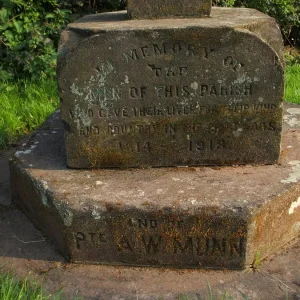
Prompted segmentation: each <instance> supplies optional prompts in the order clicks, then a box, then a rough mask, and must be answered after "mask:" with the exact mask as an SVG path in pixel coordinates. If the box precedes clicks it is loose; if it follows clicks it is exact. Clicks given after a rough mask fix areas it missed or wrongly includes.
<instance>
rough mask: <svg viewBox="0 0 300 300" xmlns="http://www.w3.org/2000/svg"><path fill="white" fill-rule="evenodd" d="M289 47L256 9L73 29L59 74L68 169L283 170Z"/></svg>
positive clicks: (115, 19) (119, 20) (87, 22)
mask: <svg viewBox="0 0 300 300" xmlns="http://www.w3.org/2000/svg"><path fill="white" fill-rule="evenodd" d="M282 47H283V45H282V39H281V34H280V30H279V28H278V26H277V24H276V22H275V21H274V19H272V18H270V17H268V16H266V15H264V14H262V13H260V12H258V11H255V10H251V9H222V8H214V9H213V12H212V17H211V18H205V19H184V20H183V19H176V20H175V19H174V20H155V21H151V20H145V21H134V20H133V21H128V20H126V12H117V13H107V14H99V15H95V16H87V17H84V18H82V19H80V20H78V21H77V22H76V23H73V24H70V25H69V26H68V29H67V30H66V31H64V33H63V35H62V40H61V45H60V50H59V68H58V81H59V88H60V96H61V100H62V106H61V111H62V119H63V121H64V123H65V129H66V137H65V139H66V149H67V162H68V166H69V167H73V168H90V167H100V168H102V167H103V168H104V167H139V166H179V165H183V166H185V165H229V164H249V163H251V164H272V163H275V162H276V161H277V159H278V157H279V153H280V138H281V127H282V107H281V104H282V97H283V58H282Z"/></svg>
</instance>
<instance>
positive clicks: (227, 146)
mask: <svg viewBox="0 0 300 300" xmlns="http://www.w3.org/2000/svg"><path fill="white" fill-rule="evenodd" d="M57 74H58V83H59V93H60V98H61V107H60V111H58V112H56V113H55V114H53V115H52V116H51V117H50V119H49V120H48V121H47V122H46V123H45V124H44V125H43V126H42V127H41V128H40V129H39V130H38V131H37V132H36V133H35V134H34V135H32V137H31V138H30V140H29V141H28V144H27V146H25V147H24V148H23V149H20V150H19V151H18V152H17V153H16V154H15V156H14V157H13V159H12V160H11V163H10V165H11V178H12V181H11V182H12V197H13V200H14V201H15V202H16V203H17V204H18V205H19V207H21V208H22V210H23V211H24V212H25V213H26V215H27V216H28V217H29V218H30V219H31V220H32V221H33V223H34V224H35V225H36V226H37V227H38V228H39V229H41V230H42V231H43V232H45V233H46V234H47V236H48V237H49V238H50V240H51V241H52V242H53V243H54V245H55V246H56V248H57V249H58V250H59V251H60V252H61V253H62V254H63V255H64V256H65V257H66V258H67V259H68V260H70V261H71V262H83V263H93V264H109V265H129V266H150V267H174V268H209V269H224V268H226V269H243V268H246V267H247V266H249V265H250V264H251V263H252V262H253V259H254V257H255V256H256V254H257V253H258V252H259V253H260V254H261V256H262V258H264V257H267V256H268V255H269V254H271V253H274V251H276V250H278V249H280V247H282V246H283V245H285V244H286V243H287V242H289V241H290V240H292V239H293V238H294V237H296V236H297V235H299V233H300V209H298V207H299V206H300V186H299V184H298V179H299V178H300V153H298V151H297V148H298V149H299V143H300V135H299V132H296V131H294V130H292V129H290V128H289V127H288V125H286V126H285V127H284V126H283V112H284V108H283V93H284V59H283V42H282V37H281V33H280V29H279V27H278V25H277V24H276V22H275V21H274V19H272V18H271V17H269V16H267V15H264V14H262V13H260V12H258V11H256V10H252V9H244V8H235V9H232V8H217V7H211V1H208V0H202V1H196V0H193V1H185V0H181V1H175V0H160V1H158V0H145V1H139V0H128V11H121V12H112V13H103V14H97V15H89V16H85V17H83V18H81V19H79V20H77V21H76V22H74V23H72V24H69V26H68V27H67V29H66V30H65V31H64V32H63V33H62V36H61V43H60V47H59V58H58V72H57ZM291 109H292V108H291ZM285 114H286V113H285ZM284 118H285V120H287V121H288V120H289V116H288V115H285V116H284ZM296 121H297V120H296ZM286 124H288V122H286Z"/></svg>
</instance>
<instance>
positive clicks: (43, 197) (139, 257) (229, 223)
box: [10, 106, 300, 269]
mask: <svg viewBox="0 0 300 300" xmlns="http://www.w3.org/2000/svg"><path fill="white" fill-rule="evenodd" d="M299 112H300V108H299V107H298V106H289V107H287V109H286V112H285V117H284V119H285V130H284V134H283V145H282V152H281V159H280V163H279V164H278V165H272V166H241V167H222V168H218V167H213V168H211V167H200V168H193V167H190V168H158V169H148V170H143V169H129V170H81V171H78V170H72V169H68V168H67V167H66V164H65V154H64V145H63V129H60V128H59V127H57V126H55V127H53V126H51V123H52V121H53V122H54V121H55V122H58V116H57V114H56V115H54V116H53V117H52V119H51V120H50V122H48V123H47V124H48V125H47V126H44V127H43V128H42V129H41V130H40V131H38V132H37V133H36V134H35V135H34V136H33V137H32V138H31V139H30V140H29V142H28V143H27V146H26V147H24V148H23V149H20V150H19V151H18V152H17V153H16V154H15V156H14V158H13V159H12V160H11V163H10V166H11V185H12V197H13V200H14V201H15V202H16V203H17V204H18V205H19V206H20V207H21V208H22V209H23V211H24V212H25V213H26V214H27V215H28V216H29V218H30V219H32V220H33V222H34V223H35V224H36V225H37V226H38V227H39V228H41V229H42V230H43V231H44V232H45V233H46V234H47V235H48V236H49V238H50V239H51V240H52V241H53V242H54V244H55V246H56V247H57V249H59V251H60V252H61V253H63V255H64V256H65V257H67V258H68V259H70V260H71V261H73V262H89V263H100V264H118V265H135V266H145V265H148V266H157V267H161V266H170V267H177V268H183V267H184V268H212V269H214V268H231V269H235V268H238V269H239V268H245V267H247V266H248V267H249V266H250V265H251V264H252V263H253V261H254V258H255V257H256V256H257V255H258V254H259V257H260V258H264V257H266V256H267V255H270V254H271V253H274V252H275V251H276V250H277V249H279V248H281V247H282V246H283V245H284V244H286V243H287V242H289V241H290V240H292V239H293V238H294V237H296V236H298V235H299V231H300V185H299V180H300V153H299V147H300V130H299V128H300V126H299V124H300V113H299Z"/></svg>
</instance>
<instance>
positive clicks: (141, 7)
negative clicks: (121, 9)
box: [127, 0, 211, 19]
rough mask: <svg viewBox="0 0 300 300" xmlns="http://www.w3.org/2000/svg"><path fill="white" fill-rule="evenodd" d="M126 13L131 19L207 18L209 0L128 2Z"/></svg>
mask: <svg viewBox="0 0 300 300" xmlns="http://www.w3.org/2000/svg"><path fill="white" fill-rule="evenodd" d="M127 11H128V16H129V18H131V19H158V18H176V17H179V18H183V17H185V18H187V17H190V18H200V17H208V16H209V15H210V12H211V0H181V1H178V0H128V1H127Z"/></svg>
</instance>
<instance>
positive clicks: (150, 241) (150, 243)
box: [142, 236, 162, 254]
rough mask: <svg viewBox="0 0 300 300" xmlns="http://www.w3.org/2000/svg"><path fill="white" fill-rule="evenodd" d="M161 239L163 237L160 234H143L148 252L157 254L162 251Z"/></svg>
mask: <svg viewBox="0 0 300 300" xmlns="http://www.w3.org/2000/svg"><path fill="white" fill-rule="evenodd" d="M161 241H162V237H161V236H158V237H155V236H149V238H147V237H145V236H142V242H143V246H144V248H145V250H146V253H148V254H150V253H153V254H157V253H159V252H160V251H161Z"/></svg>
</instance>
